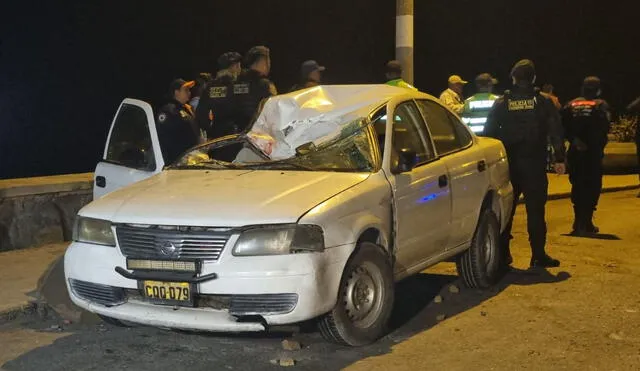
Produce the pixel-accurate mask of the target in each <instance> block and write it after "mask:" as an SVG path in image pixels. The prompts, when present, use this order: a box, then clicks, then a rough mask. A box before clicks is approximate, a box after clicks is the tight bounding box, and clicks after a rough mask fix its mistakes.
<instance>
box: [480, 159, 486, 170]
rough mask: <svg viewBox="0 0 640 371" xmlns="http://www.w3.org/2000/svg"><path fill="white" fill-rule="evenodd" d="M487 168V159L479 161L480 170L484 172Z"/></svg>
mask: <svg viewBox="0 0 640 371" xmlns="http://www.w3.org/2000/svg"><path fill="white" fill-rule="evenodd" d="M485 170H487V163H486V162H485V160H480V161H478V171H479V172H483V171H485Z"/></svg>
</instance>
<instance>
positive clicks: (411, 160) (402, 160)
mask: <svg viewBox="0 0 640 371" xmlns="http://www.w3.org/2000/svg"><path fill="white" fill-rule="evenodd" d="M417 164H418V155H417V154H416V151H414V150H412V149H409V148H403V149H401V150H400V153H399V154H398V168H397V173H408V172H410V171H411V170H413V168H414V167H416V165H417Z"/></svg>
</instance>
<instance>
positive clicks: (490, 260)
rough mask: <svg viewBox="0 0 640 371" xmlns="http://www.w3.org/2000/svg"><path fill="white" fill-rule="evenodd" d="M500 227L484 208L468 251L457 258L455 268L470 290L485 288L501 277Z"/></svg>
mask: <svg viewBox="0 0 640 371" xmlns="http://www.w3.org/2000/svg"><path fill="white" fill-rule="evenodd" d="M501 264H502V254H501V253H500V225H499V223H498V218H497V217H496V214H495V213H494V212H493V211H491V209H488V208H485V209H483V210H482V211H481V213H480V220H479V222H478V226H477V227H476V232H475V234H474V236H473V240H472V241H471V246H470V247H469V249H468V250H467V251H465V252H463V253H462V254H460V255H459V256H458V258H457V259H456V268H457V270H458V274H459V275H460V276H461V277H462V279H463V281H464V283H465V285H466V286H467V287H470V288H487V287H490V286H491V285H493V284H494V283H496V282H497V281H498V280H499V279H500V276H501V272H502V269H501Z"/></svg>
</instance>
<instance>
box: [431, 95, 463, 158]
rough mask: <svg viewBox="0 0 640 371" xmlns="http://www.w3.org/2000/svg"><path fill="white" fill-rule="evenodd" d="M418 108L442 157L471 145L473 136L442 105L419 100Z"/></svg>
mask: <svg viewBox="0 0 640 371" xmlns="http://www.w3.org/2000/svg"><path fill="white" fill-rule="evenodd" d="M418 107H420V111H421V112H422V114H423V115H424V117H425V120H426V121H427V126H428V127H429V130H430V132H431V137H432V138H433V143H434V145H435V147H436V151H438V154H439V155H440V156H443V155H446V154H448V153H452V152H456V151H459V150H461V149H463V148H465V147H467V146H468V145H469V144H471V141H472V137H471V134H470V133H469V131H468V130H467V129H466V128H465V126H464V124H463V123H462V122H460V120H459V119H458V118H457V117H455V116H454V115H452V114H451V113H449V111H447V110H446V109H445V108H444V107H442V106H441V105H440V104H438V103H436V102H433V101H430V100H419V101H418Z"/></svg>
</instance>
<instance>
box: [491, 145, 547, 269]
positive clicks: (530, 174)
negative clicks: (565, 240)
mask: <svg viewBox="0 0 640 371" xmlns="http://www.w3.org/2000/svg"><path fill="white" fill-rule="evenodd" d="M509 172H510V175H511V184H512V185H513V196H514V205H513V211H512V213H511V217H510V218H509V222H508V224H507V226H506V228H505V230H504V232H503V234H502V237H501V240H502V241H501V242H502V246H503V247H504V248H505V249H506V251H509V241H510V240H511V238H512V237H511V229H512V227H513V216H514V215H515V212H516V205H517V204H518V200H519V199H520V196H521V195H523V194H524V201H525V205H526V208H527V231H528V233H529V243H530V244H531V254H532V257H533V258H541V257H543V256H544V255H545V254H546V253H545V249H544V247H545V244H546V242H547V223H546V222H545V217H544V208H545V205H546V203H547V192H548V186H549V182H548V180H547V173H546V160H545V158H544V156H541V157H539V158H529V157H513V158H512V157H509Z"/></svg>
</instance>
